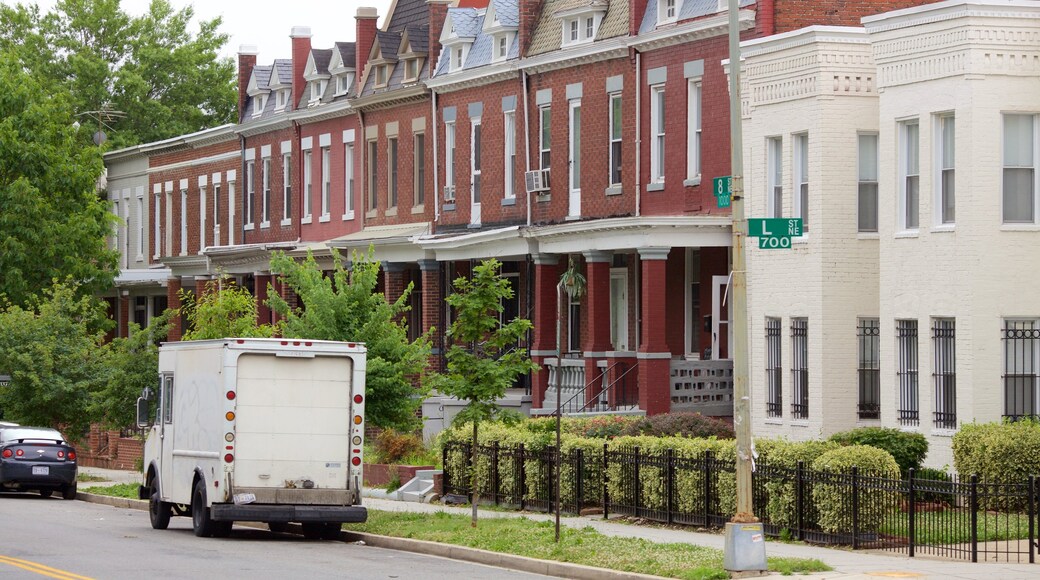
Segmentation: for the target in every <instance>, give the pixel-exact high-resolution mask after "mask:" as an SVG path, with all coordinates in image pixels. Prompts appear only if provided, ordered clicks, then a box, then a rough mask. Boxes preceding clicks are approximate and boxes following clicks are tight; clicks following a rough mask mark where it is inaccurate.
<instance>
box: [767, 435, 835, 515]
mask: <svg viewBox="0 0 1040 580" xmlns="http://www.w3.org/2000/svg"><path fill="white" fill-rule="evenodd" d="M756 447H758V448H759V460H760V461H762V462H763V463H764V464H765V465H766V466H767V467H770V468H777V469H778V470H782V471H780V473H788V474H790V477H788V478H786V479H787V481H779V480H777V479H768V480H767V483H766V495H767V496H768V499H767V502H766V516H767V517H768V518H769V523H771V524H774V525H776V526H779V527H781V528H789V529H794V528H795V527H797V525H798V509H797V508H798V505H797V495H796V494H797V489H796V484H795V482H794V473H793V472H794V470H795V469H797V468H798V462H799V461H802V462H803V465H804V468H805V469H807V470H808V469H811V467H812V464H813V461H814V460H815V459H816V458H817V457H820V456H821V455H823V454H824V453H827V452H828V451H833V450H835V449H838V448H840V447H841V446H840V445H839V444H838V443H835V442H834V441H788V440H786V439H766V440H762V441H759V442H758V443H756ZM780 473H777V475H778V476H779V474H780ZM803 499H804V500H805V501H803V506H802V525H804V526H805V527H806V528H811V527H813V526H815V525H816V523H817V522H818V521H819V519H820V515H819V511H818V510H817V509H816V504H815V503H814V502H812V501H808V499H809V498H808V497H805V498H803Z"/></svg>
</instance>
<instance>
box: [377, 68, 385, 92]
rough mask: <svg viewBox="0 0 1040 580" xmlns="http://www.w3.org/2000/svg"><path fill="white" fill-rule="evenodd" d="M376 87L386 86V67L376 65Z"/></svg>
mask: <svg viewBox="0 0 1040 580" xmlns="http://www.w3.org/2000/svg"><path fill="white" fill-rule="evenodd" d="M376 86H377V87H382V86H386V65H376Z"/></svg>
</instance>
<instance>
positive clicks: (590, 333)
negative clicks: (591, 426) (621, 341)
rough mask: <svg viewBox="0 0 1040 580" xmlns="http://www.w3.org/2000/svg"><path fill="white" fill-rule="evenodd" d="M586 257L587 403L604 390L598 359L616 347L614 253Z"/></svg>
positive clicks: (594, 253)
mask: <svg viewBox="0 0 1040 580" xmlns="http://www.w3.org/2000/svg"><path fill="white" fill-rule="evenodd" d="M583 255H584V256H585V281H586V283H587V286H586V293H585V313H586V315H585V320H586V323H585V330H586V332H585V344H584V345H583V346H584V348H583V349H582V350H584V351H585V352H584V356H585V384H586V385H587V387H588V388H586V389H585V402H586V403H589V402H591V401H593V400H594V399H595V398H596V397H597V396H599V393H600V391H601V390H603V380H602V377H600V369H599V366H598V363H599V361H601V360H603V359H605V358H606V357H607V351H608V350H613V347H612V345H611V344H610V260H611V257H612V254H611V253H610V252H602V251H588V252H584V253H583Z"/></svg>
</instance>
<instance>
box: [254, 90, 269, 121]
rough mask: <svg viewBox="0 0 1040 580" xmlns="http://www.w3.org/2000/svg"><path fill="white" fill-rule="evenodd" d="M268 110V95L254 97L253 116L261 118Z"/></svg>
mask: <svg viewBox="0 0 1040 580" xmlns="http://www.w3.org/2000/svg"><path fill="white" fill-rule="evenodd" d="M266 108H267V95H265V94H260V95H257V96H255V97H253V116H254V117H259V116H260V115H262V114H264V109H266Z"/></svg>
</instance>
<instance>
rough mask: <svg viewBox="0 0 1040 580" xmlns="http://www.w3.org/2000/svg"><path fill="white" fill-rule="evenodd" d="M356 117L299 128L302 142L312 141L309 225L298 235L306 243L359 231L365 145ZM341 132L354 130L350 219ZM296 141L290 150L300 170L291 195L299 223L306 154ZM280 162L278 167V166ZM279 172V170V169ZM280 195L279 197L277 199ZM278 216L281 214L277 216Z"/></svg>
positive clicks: (343, 117)
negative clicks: (325, 162) (327, 181)
mask: <svg viewBox="0 0 1040 580" xmlns="http://www.w3.org/2000/svg"><path fill="white" fill-rule="evenodd" d="M358 127H359V126H358V122H357V115H344V116H340V117H336V118H335V119H329V120H327V121H321V122H318V123H310V124H307V125H303V126H301V127H300V138H301V141H302V140H304V139H307V138H308V137H309V138H310V139H311V140H312V147H311V149H310V152H311V179H312V185H311V192H310V195H311V214H312V215H311V223H309V224H302V223H301V226H300V235H301V237H302V239H303V240H305V241H321V240H329V239H332V238H336V237H339V236H342V235H344V234H348V233H351V232H356V231H358V230H360V229H361V223H362V219H361V218H362V214H363V211H361V209H360V208H362V207H363V206H362V202H363V201H364V199H363V195H362V185H363V183H364V175H365V173H364V171H363V168H362V166H361V147H362V145H363V144H364V140H363V139H362V138H361V131H360V130H358ZM344 131H353V132H354V140H353V142H352V143H350V145H352V146H353V148H354V150H353V161H354V163H353V173H354V176H353V177H354V212H353V217H348V214H347V201H346V183H347V181H346V180H347V175H346V169H347V163H346V150H347V145H348V144H347V143H344V137H343V133H344ZM322 136H327V138H328V139H329V156H330V160H331V163H330V169H331V173H330V178H331V189H330V193H329V201H330V204H329V216H328V220H327V221H322V219H323V218H322V215H321V209H322V207H321V204H322V154H321V150H322V148H321V138H322ZM299 145H300V143H299V142H297V143H296V146H297V147H296V148H295V149H294V151H293V155H294V157H295V158H297V160H296V166H297V167H299V175H298V176H297V178H294V179H293V182H294V183H295V187H296V189H295V190H294V192H295V193H296V196H295V198H296V199H295V200H294V202H295V205H296V207H294V208H293V220H294V221H300V219H301V217H302V216H303V207H304V203H303V196H304V194H305V192H304V191H303V172H304V169H303V163H304V161H305V159H306V155H305V152H304V151H302V149H301V148H300V147H298V146H299ZM279 159H280V158H279ZM280 163H281V162H280V161H279V165H280ZM279 171H280V169H279ZM280 195H281V194H279V196H280ZM279 216H281V214H279Z"/></svg>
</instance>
